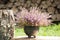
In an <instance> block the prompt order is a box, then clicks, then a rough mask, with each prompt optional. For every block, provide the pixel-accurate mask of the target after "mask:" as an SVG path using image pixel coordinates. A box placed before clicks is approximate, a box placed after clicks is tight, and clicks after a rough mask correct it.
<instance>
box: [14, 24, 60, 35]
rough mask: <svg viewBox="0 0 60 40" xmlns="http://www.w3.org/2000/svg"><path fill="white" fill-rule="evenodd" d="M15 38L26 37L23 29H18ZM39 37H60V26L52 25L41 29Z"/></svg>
mask: <svg viewBox="0 0 60 40" xmlns="http://www.w3.org/2000/svg"><path fill="white" fill-rule="evenodd" d="M15 36H26V35H25V33H24V30H23V28H22V29H19V28H16V29H15ZM37 36H60V24H58V25H56V24H54V25H50V26H48V27H40V29H39V33H38V35H37Z"/></svg>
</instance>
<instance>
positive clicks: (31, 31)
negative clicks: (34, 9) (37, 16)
mask: <svg viewBox="0 0 60 40" xmlns="http://www.w3.org/2000/svg"><path fill="white" fill-rule="evenodd" d="M38 30H39V27H37V26H24V32H25V33H26V35H27V36H28V38H31V36H33V38H36V34H37V32H38Z"/></svg>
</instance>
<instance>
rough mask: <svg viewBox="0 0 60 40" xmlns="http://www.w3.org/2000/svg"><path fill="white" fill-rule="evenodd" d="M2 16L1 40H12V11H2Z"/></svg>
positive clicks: (0, 17)
mask: <svg viewBox="0 0 60 40" xmlns="http://www.w3.org/2000/svg"><path fill="white" fill-rule="evenodd" d="M9 11H10V12H9ZM0 14H1V15H0V40H11V39H12V38H13V36H14V18H13V13H12V11H11V10H0Z"/></svg>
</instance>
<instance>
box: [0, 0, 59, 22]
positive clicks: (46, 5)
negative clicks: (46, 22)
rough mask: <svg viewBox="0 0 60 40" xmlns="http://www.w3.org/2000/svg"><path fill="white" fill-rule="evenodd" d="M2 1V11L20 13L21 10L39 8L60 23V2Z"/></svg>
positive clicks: (44, 0)
mask: <svg viewBox="0 0 60 40" xmlns="http://www.w3.org/2000/svg"><path fill="white" fill-rule="evenodd" d="M6 1H7V0H5V1H4V0H2V1H0V9H12V10H13V11H14V13H17V12H19V11H20V10H21V9H20V8H23V7H25V8H27V9H29V8H30V7H38V8H39V9H40V11H42V12H48V13H50V15H52V18H53V20H54V21H60V18H59V17H60V16H59V15H60V0H8V2H6Z"/></svg>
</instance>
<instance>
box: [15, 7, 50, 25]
mask: <svg viewBox="0 0 60 40" xmlns="http://www.w3.org/2000/svg"><path fill="white" fill-rule="evenodd" d="M50 17H51V15H49V13H46V12H41V11H40V10H38V9H37V8H36V7H33V8H30V10H27V9H25V8H22V10H21V11H20V12H19V13H17V14H16V18H17V21H16V22H17V23H20V24H24V25H31V26H48V25H49V24H51V20H49V18H50Z"/></svg>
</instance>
